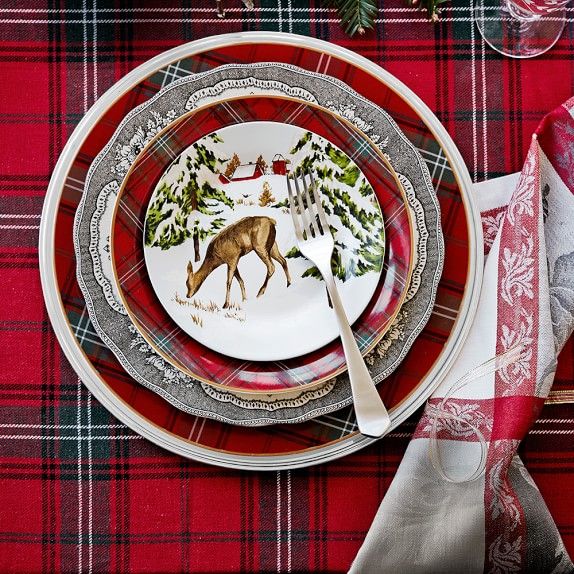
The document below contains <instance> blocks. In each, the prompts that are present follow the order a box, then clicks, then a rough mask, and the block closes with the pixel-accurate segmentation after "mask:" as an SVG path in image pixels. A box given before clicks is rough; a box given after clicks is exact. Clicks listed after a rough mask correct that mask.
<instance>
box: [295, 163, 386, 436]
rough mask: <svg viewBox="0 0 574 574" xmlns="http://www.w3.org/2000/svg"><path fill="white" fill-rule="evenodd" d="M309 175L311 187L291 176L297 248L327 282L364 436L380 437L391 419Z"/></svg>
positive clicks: (327, 225)
mask: <svg viewBox="0 0 574 574" xmlns="http://www.w3.org/2000/svg"><path fill="white" fill-rule="evenodd" d="M308 175H309V179H310V185H307V181H306V179H305V174H304V175H303V176H302V177H301V178H300V182H299V181H298V178H297V177H296V176H295V175H294V174H293V175H287V190H288V193H289V207H290V211H291V217H292V218H293V226H294V227H295V236H296V238H297V246H298V247H299V250H300V251H301V253H302V254H303V255H304V256H305V257H306V258H307V259H309V260H310V261H312V262H313V263H314V264H315V265H316V267H317V269H318V270H319V271H320V273H321V275H322V276H323V279H324V280H325V284H326V286H327V291H328V293H329V296H330V297H331V302H332V303H333V308H334V311H335V315H336V317H337V323H338V324H339V332H340V334H341V341H342V343H343V351H344V352H345V359H346V360H347V368H348V372H349V380H350V381H351V391H352V393H353V402H354V405H355V414H356V416H357V424H358V425H359V430H360V431H361V433H362V434H364V435H367V436H372V437H379V436H382V435H383V434H384V433H385V431H386V430H387V429H388V428H389V427H390V425H391V419H390V418H389V413H388V412H387V409H386V408H385V405H384V404H383V401H382V400H381V397H379V393H378V392H377V389H376V387H375V384H374V383H373V379H372V378H371V375H370V374H369V371H368V369H367V366H366V365H365V361H364V360H363V357H362V356H361V352H360V351H359V347H358V345H357V341H356V340H355V337H354V335H353V331H352V330H351V326H350V325H349V320H348V319H347V315H346V314H345V309H344V308H343V304H342V303H341V298H340V297H339V292H338V291H337V285H336V283H335V279H334V277H333V272H332V271H331V256H332V254H333V248H334V246H335V242H334V240H333V235H332V234H331V229H330V227H329V223H328V221H327V217H326V215H325V211H324V210H323V205H322V203H321V198H320V196H319V191H318V189H317V185H316V184H315V179H314V177H313V174H312V173H309V174H308ZM291 180H292V181H293V183H294V187H295V191H293V189H292V188H291ZM311 196H313V199H314V202H313V201H312V200H311ZM313 207H314V208H315V213H314V211H313Z"/></svg>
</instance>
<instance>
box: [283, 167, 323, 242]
mask: <svg viewBox="0 0 574 574" xmlns="http://www.w3.org/2000/svg"><path fill="white" fill-rule="evenodd" d="M307 175H308V176H309V180H310V183H309V185H307V177H306V176H307ZM291 179H292V180H293V183H294V185H295V193H293V190H292V188H291V183H290V182H291ZM287 192H288V194H289V207H290V210H291V217H292V218H293V224H294V226H295V234H296V236H297V238H298V239H305V238H304V237H303V233H302V232H301V228H300V225H299V217H300V219H301V223H302V225H303V230H304V231H305V234H306V236H307V237H306V239H311V237H317V236H319V235H324V234H325V233H327V232H329V229H330V228H329V224H328V222H327V217H326V215H325V211H324V209H323V204H322V203H321V197H320V195H319V190H318V186H317V184H316V182H315V178H314V177H313V173H312V172H310V171H309V172H307V173H305V172H303V173H302V174H301V176H300V178H298V177H297V175H296V174H294V173H293V174H292V175H289V174H288V175H287ZM311 195H312V196H313V200H314V201H312V199H311ZM313 205H314V206H315V209H313Z"/></svg>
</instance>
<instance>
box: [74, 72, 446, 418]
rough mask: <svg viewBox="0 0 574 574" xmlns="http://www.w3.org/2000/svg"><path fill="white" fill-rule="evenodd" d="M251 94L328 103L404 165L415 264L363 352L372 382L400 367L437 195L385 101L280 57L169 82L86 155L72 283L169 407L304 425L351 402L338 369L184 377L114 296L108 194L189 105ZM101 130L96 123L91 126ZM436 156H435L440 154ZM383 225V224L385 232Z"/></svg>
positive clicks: (429, 277)
mask: <svg viewBox="0 0 574 574" xmlns="http://www.w3.org/2000/svg"><path fill="white" fill-rule="evenodd" d="M180 63H181V64H183V62H180ZM253 93H257V94H263V95H278V94H279V95H283V96H285V97H292V98H296V99H297V100H299V101H302V102H321V103H323V102H324V103H325V105H327V106H328V107H329V109H330V110H331V111H334V112H335V113H337V114H338V115H339V116H342V117H343V118H346V119H347V120H348V121H351V122H352V123H353V125H355V126H358V127H359V128H360V129H361V131H364V132H368V135H369V139H370V140H372V141H373V142H374V143H375V145H376V146H377V147H378V148H379V149H380V150H382V151H383V153H386V154H388V156H389V159H390V161H391V162H392V163H393V165H397V166H399V167H400V170H401V171H400V172H395V173H396V175H397V177H398V178H399V179H400V181H401V184H402V187H403V188H404V191H405V194H406V196H407V201H408V208H409V211H410V212H411V214H412V216H413V220H414V223H415V225H414V226H413V231H414V233H415V236H416V240H415V244H416V250H415V257H414V269H413V272H412V275H411V283H410V285H409V287H408V292H407V296H406V299H405V303H404V304H403V306H402V307H401V309H400V312H399V314H398V316H397V318H396V319H395V321H393V323H392V325H391V328H390V329H389V331H388V332H387V334H385V335H384V336H383V338H382V339H381V341H380V342H379V343H377V344H376V345H375V347H374V349H372V350H371V351H370V352H369V353H368V354H367V355H366V361H367V362H368V364H369V366H370V371H371V374H372V376H373V378H374V380H375V381H376V382H380V381H381V380H382V379H384V378H385V377H387V376H388V375H389V374H390V373H392V372H393V370H394V369H395V368H396V367H397V366H398V365H399V364H400V362H401V361H402V359H403V358H404V356H405V354H406V353H407V351H408V350H409V348H410V346H411V344H412V343H413V342H414V340H415V339H416V337H417V336H418V334H419V333H420V331H421V329H422V328H423V327H424V325H425V323H426V321H427V319H428V318H429V316H430V313H431V310H432V306H433V302H434V297H435V295H436V289H437V283H438V280H439V278H440V273H441V269H442V262H443V251H444V250H443V241H442V232H441V230H440V222H439V206H438V200H437V198H436V195H435V192H434V188H433V182H432V181H431V177H430V174H429V170H428V167H427V165H426V163H425V161H424V160H423V158H422V157H421V155H420V154H419V153H417V150H416V149H415V147H414V146H413V145H412V143H411V142H410V141H409V140H408V138H407V137H406V136H405V135H404V134H403V132H402V131H401V130H400V128H399V127H398V125H397V124H396V123H395V122H394V121H393V119H392V118H391V117H390V116H389V115H388V114H387V113H386V112H385V111H384V110H383V109H382V108H380V107H379V106H376V105H374V104H372V103H371V102H369V101H368V100H366V99H364V98H362V96H360V95H359V94H358V93H357V92H355V91H353V90H352V89H351V88H349V87H348V86H347V85H346V84H344V83H342V82H340V81H338V80H336V79H334V78H331V77H330V76H325V75H322V74H317V73H314V72H309V71H307V70H304V69H302V68H299V67H296V66H292V65H289V64H280V63H277V62H271V63H254V64H227V65H223V66H218V67H216V68H214V69H211V70H207V71H205V72H203V73H199V74H191V75H189V76H186V77H183V78H181V79H180V80H178V81H175V82H172V83H171V84H169V85H168V86H166V87H165V88H164V89H162V90H160V91H159V92H158V93H157V94H155V95H154V96H153V97H152V98H151V99H149V100H146V101H144V102H143V103H142V104H140V105H138V106H136V107H135V108H133V109H131V110H130V111H129V112H128V113H127V115H126V116H125V117H124V118H123V119H122V120H121V122H120V124H119V125H118V127H117V128H116V130H115V132H114V134H113V136H112V137H111V139H110V140H109V141H108V142H107V143H106V145H105V146H104V147H103V148H102V149H101V151H100V152H99V153H98V155H97V156H96V157H95V158H94V159H93V160H92V162H91V165H90V168H89V171H88V174H87V177H85V176H83V175H81V177H85V187H84V193H83V195H82V198H81V201H80V204H79V205H78V207H77V210H76V218H75V223H76V225H75V227H74V243H75V248H76V256H77V277H78V283H79V286H80V288H81V289H82V292H83V294H84V297H85V301H86V309H87V312H88V315H89V318H90V320H91V323H89V327H93V329H94V330H95V332H96V333H97V335H99V336H100V337H101V339H102V340H103V342H104V343H105V344H106V345H107V346H108V347H109V349H111V350H112V351H113V352H114V354H115V355H116V357H117V358H118V359H119V361H120V363H121V365H122V366H123V367H124V368H125V369H126V370H127V371H128V373H130V375H132V376H133V377H134V378H135V379H136V380H137V381H138V382H139V383H141V384H142V385H144V386H145V387H146V388H149V389H152V390H154V391H155V392H157V393H158V394H160V395H161V396H162V397H164V398H166V399H167V400H168V401H169V402H171V403H172V404H173V405H175V406H177V407H178V408H180V409H183V410H184V411H186V412H188V413H190V414H194V415H199V416H207V417H210V418H214V419H215V420H219V421H223V422H233V423H236V424H241V425H248V426H257V425H263V424H271V423H273V422H291V423H295V422H301V421H304V420H309V419H311V418H314V417H316V416H319V415H321V414H325V413H329V412H332V411H335V410H337V409H340V408H342V407H344V406H346V405H348V404H350V403H351V401H352V399H351V390H350V385H349V381H348V378H347V377H346V376H345V375H344V374H343V375H340V376H339V377H337V378H336V379H333V378H331V379H328V380H327V381H326V382H325V383H322V384H320V385H317V386H313V387H312V388H310V389H306V388H304V389H299V390H297V389H296V390H290V391H288V390H286V391H282V392H281V393H279V392H277V393H274V394H271V395H269V394H264V393H251V394H250V395H246V394H245V393H240V392H239V391H235V390H227V389H224V388H222V387H215V386H214V385H212V384H208V383H205V382H203V381H198V379H195V378H193V377H190V376H188V375H187V374H185V373H184V372H183V371H181V370H179V369H177V368H175V367H173V366H172V365H171V364H170V363H169V362H168V361H166V360H165V359H163V357H161V356H160V355H159V354H158V353H156V352H155V350H154V349H153V348H152V347H151V346H150V345H149V344H147V342H146V340H145V339H144V338H143V337H142V336H141V335H140V334H139V331H138V330H137V328H136V327H135V325H134V324H133V323H132V321H131V319H130V318H129V316H128V315H127V311H126V310H125V307H124V305H123V303H122V301H121V298H120V296H119V294H118V293H117V285H116V281H115V278H114V277H113V272H112V269H111V263H110V262H109V260H110V254H109V251H110V245H109V239H107V238H109V236H110V234H111V219H112V215H111V214H112V213H113V208H114V206H115V199H114V198H116V197H117V191H118V190H119V188H120V186H121V184H122V182H123V179H124V177H125V175H126V173H127V171H128V170H129V167H130V165H131V164H132V163H133V162H134V161H135V158H136V157H137V155H138V152H141V150H142V149H143V148H144V147H145V144H146V142H149V141H151V140H152V139H153V138H154V137H155V136H156V135H157V133H158V131H160V130H161V129H162V127H164V126H167V125H168V124H169V123H170V122H171V121H173V120H174V119H175V118H177V117H180V116H182V115H185V113H187V112H188V111H189V110H193V109H195V108H197V107H201V106H202V105H205V104H206V103H208V102H211V101H214V100H217V101H220V100H222V99H226V98H228V97H232V96H236V95H238V94H253ZM116 105H119V106H121V103H118V104H116ZM99 127H100V125H99V124H98V125H97V126H96V128H95V130H96V129H98V128H99ZM95 130H94V131H95ZM98 132H99V129H98ZM429 144H431V145H432V142H430V141H429ZM436 157H437V158H438V159H440V157H441V154H440V152H439V154H438V155H437V156H436ZM441 173H442V172H441ZM78 175H80V174H78ZM439 179H440V178H439ZM80 181H81V180H80ZM392 216H393V214H392V213H389V217H388V218H387V221H392ZM389 231H391V230H390V228H389V227H388V226H387V234H389ZM289 371H290V374H291V376H293V375H294V374H296V373H295V371H294V370H293V369H292V368H291V369H289Z"/></svg>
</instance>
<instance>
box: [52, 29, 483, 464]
mask: <svg viewBox="0 0 574 574" xmlns="http://www.w3.org/2000/svg"><path fill="white" fill-rule="evenodd" d="M302 168H312V170H313V172H314V174H315V175H316V177H317V178H318V179H319V184H320V187H321V193H322V199H323V205H324V207H325V211H326V212H327V213H328V215H329V219H330V224H331V228H332V232H333V234H334V237H335V242H336V249H335V254H334V257H333V269H334V272H335V274H336V276H337V281H338V285H339V289H340V292H341V296H342V299H343V302H344V305H345V309H346V311H347V314H348V316H349V319H350V320H351V321H352V323H353V330H354V332H355V335H356V338H357V340H358V342H359V345H360V348H361V351H362V352H363V354H364V356H365V359H366V362H367V364H368V366H369V369H370V371H371V374H372V376H373V379H374V381H375V382H376V383H378V389H379V392H380V395H381V397H382V398H383V400H384V402H385V404H386V405H387V407H388V408H389V410H390V415H391V419H392V428H394V427H396V426H397V425H398V424H399V423H400V422H401V421H403V420H404V419H405V418H406V417H407V416H409V415H410V414H411V413H412V412H413V411H414V410H415V409H416V408H417V407H418V406H420V405H421V404H422V402H423V401H424V400H425V399H426V398H427V397H428V396H429V394H430V393H431V392H432V390H433V389H434V388H435V387H436V385H437V384H438V383H439V382H440V380H441V378H442V377H443V376H444V374H445V372H446V371H447V369H448V367H449V366H450V364H451V363H452V361H453V359H454V357H455V356H456V353H457V351H458V349H459V348H460V345H461V344H462V342H463V340H464V337H465V335H466V332H467V330H468V327H469V324H470V321H471V320H472V316H473V313H474V310H475V307H476V300H477V295H478V290H479V285H480V273H481V269H482V262H481V252H480V250H479V246H481V245H482V242H481V241H480V236H481V230H480V217H479V216H478V214H477V211H476V209H475V208H474V206H473V205H472V201H471V198H470V196H469V193H468V192H469V187H470V181H469V177H468V173H467V171H466V169H465V167H464V164H463V162H462V160H461V158H460V156H459V154H458V152H457V150H456V148H455V147H454V145H453V143H452V141H451V140H450V138H449V137H448V135H447V134H446V132H445V131H444V129H443V128H442V127H441V125H440V124H439V122H438V121H437V120H436V118H435V117H434V116H433V115H432V113H431V112H430V111H429V110H428V109H427V108H426V107H425V106H424V105H423V104H422V103H421V102H420V100H418V99H417V97H416V96H414V95H413V94H412V93H411V92H410V91H409V90H408V89H407V88H405V87H404V86H403V85H402V84H400V83H399V82H398V81H397V80H396V79H395V78H393V77H392V76H390V75H389V74H388V73H386V72H384V71H383V70H381V69H380V68H378V67H377V66H375V65H374V64H372V63H370V62H368V61H367V60H364V59H363V58H361V57H359V56H357V55H355V54H353V53H351V52H348V51H346V50H344V49H342V48H338V47H336V46H333V45H330V44H328V43H325V42H321V41H319V40H314V39H310V38H303V37H299V36H293V35H289V34H277V33H244V34H239V35H236V34H235V35H227V36H218V37H212V38H208V39H205V40H200V41H197V42H192V43H191V44H187V45H185V46H181V47H179V48H177V49H174V50H171V51H170V52H167V53H165V54H162V55H161V56H158V57H156V58H154V59H153V60H151V61H149V62H147V63H146V64H144V65H142V66H140V67H139V68H137V69H136V70H134V71H133V72H131V73H130V74H129V75H128V76H126V77H125V78H124V79H123V80H121V81H120V82H119V83H118V84H116V85H115V86H114V87H113V88H111V89H110V90H109V91H108V92H107V93H106V94H105V95H104V96H103V97H102V98H101V99H100V100H99V101H98V102H97V104H96V105H95V106H94V107H93V108H92V109H91V110H90V112H89V113H88V114H87V115H86V116H85V118H84V119H83V121H82V122H81V123H80V125H79V126H78V128H77V129H76V131H75V132H74V134H73V136H72V138H71V139H70V141H69V143H68V145H67V146H66V148H65V150H64V152H63V154H62V156H61V158H60V161H59V162H58V165H57V166H56V169H55V171H54V174H53V177H52V181H51V183H50V188H49V191H48V196H47V199H46V204H45V209H44V213H43V216H42V230H41V265H42V281H43V286H44V293H45V297H46V302H47V306H48V311H49V313H50V317H51V319H52V322H53V325H54V328H55V330H56V333H57V334H58V337H59V340H60V342H61V344H62V346H63V348H64V351H65V353H66V355H67V357H68V359H69V360H70V362H71V363H72V365H73V366H74V368H75V369H76V371H77V372H78V374H79V376H80V377H81V378H82V380H83V381H84V382H85V384H86V385H87V386H88V387H89V388H90V390H91V391H92V392H93V393H94V395H95V396H96V397H97V398H98V399H99V400H100V401H101V402H102V403H103V404H104V405H105V406H106V407H107V408H108V409H109V410H110V411H111V412H112V413H113V414H114V415H116V416H117V417H118V418H119V419H120V420H122V421H123V422H125V423H126V424H127V425H129V426H130V427H131V428H133V429H134V430H135V431H136V432H138V433H140V434H142V435H143V436H145V437H147V438H149V439H150V440H152V441H154V442H156V443H157V444H160V445H161V446H163V447H165V448H168V449H170V450H172V451H174V452H177V453H180V454H182V455H184V456H188V457H190V458H194V459H197V460H201V461H204V462H208V463H212V464H217V465H221V466H226V467H235V468H246V469H279V468H295V467H299V466H306V465H311V464H318V463H320V462H324V461H327V460H331V459H333V458H337V457H339V456H342V455H344V454H348V453H350V452H353V451H355V450H357V449H359V448H361V447H363V446H365V445H367V444H369V443H370V442H372V439H367V438H366V437H363V436H361V435H360V434H359V433H358V432H357V429H356V425H355V422H354V415H353V409H352V398H351V390H350V385H349V381H348V377H347V376H346V372H345V360H344V355H343V351H342V348H341V345H340V341H339V339H338V332H337V325H336V322H335V318H334V316H333V312H332V310H331V309H330V307H329V301H328V298H327V296H326V292H325V288H324V285H323V284H322V280H321V278H320V276H319V274H318V273H317V270H316V269H315V268H314V267H313V266H312V264H311V263H310V262H309V261H307V260H306V259H305V258H303V257H302V256H301V255H300V253H299V252H298V250H297V248H296V242H295V236H294V232H293V229H292V223H291V219H290V215H289V211H288V208H287V203H286V200H287V188H286V182H285V175H286V173H289V172H294V171H297V170H300V169H302ZM228 271H229V272H228Z"/></svg>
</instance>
